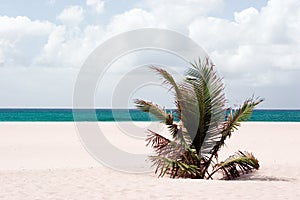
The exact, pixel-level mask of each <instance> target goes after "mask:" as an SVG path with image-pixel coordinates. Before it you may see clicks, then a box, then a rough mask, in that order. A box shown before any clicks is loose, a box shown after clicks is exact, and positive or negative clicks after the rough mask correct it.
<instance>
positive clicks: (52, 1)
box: [47, 0, 56, 5]
mask: <svg viewBox="0 0 300 200" xmlns="http://www.w3.org/2000/svg"><path fill="white" fill-rule="evenodd" d="M47 3H48V4H50V5H53V4H55V3H56V0H47Z"/></svg>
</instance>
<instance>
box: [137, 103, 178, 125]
mask: <svg viewBox="0 0 300 200" xmlns="http://www.w3.org/2000/svg"><path fill="white" fill-rule="evenodd" d="M134 103H135V104H136V107H137V109H139V110H141V111H143V112H147V113H150V114H152V115H153V116H154V117H156V118H157V119H158V120H160V121H163V122H164V123H165V124H166V125H172V124H173V116H172V114H171V113H167V112H166V110H165V109H162V108H161V107H159V106H158V105H156V104H153V103H152V102H147V101H144V100H140V99H136V100H135V101H134Z"/></svg>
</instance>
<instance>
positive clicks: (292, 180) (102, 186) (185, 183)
mask: <svg viewBox="0 0 300 200" xmlns="http://www.w3.org/2000/svg"><path fill="white" fill-rule="evenodd" d="M126 123H127V122H122V123H121V126H120V123H119V124H116V123H114V122H105V123H102V122H101V123H99V127H100V128H101V130H102V131H103V132H104V133H105V136H106V137H107V139H108V140H109V141H110V142H111V143H112V144H114V145H115V146H118V147H119V148H120V149H122V150H123V151H127V152H130V153H138V154H147V153H149V152H150V151H149V149H147V148H146V147H145V142H144V141H143V140H142V139H134V138H132V137H130V136H128V135H124V133H123V132H122V130H123V129H122V127H123V125H125V127H126ZM135 125H136V126H137V127H138V129H140V130H143V129H144V130H146V128H147V126H148V125H149V123H146V122H138V123H135ZM299 130H300V123H284V122H281V123H273V122H272V123H271V122H268V123H265V122H248V123H243V124H242V127H241V128H240V129H239V130H238V131H236V132H235V133H234V134H233V136H232V138H230V139H229V140H228V141H227V143H226V144H227V147H225V148H224V149H223V151H222V152H221V153H220V160H222V159H223V158H226V157H227V156H228V155H231V154H233V153H234V152H235V151H237V150H247V151H250V152H253V153H254V155H255V156H256V157H257V158H258V159H259V161H260V165H261V168H260V170H258V171H256V172H254V173H252V174H251V175H246V176H245V177H243V178H242V179H241V180H238V181H221V180H213V181H207V180H188V179H185V180H182V179H169V178H159V179H158V178H157V177H156V176H155V174H154V173H140V174H132V173H124V172H119V171H116V170H113V169H111V168H109V167H105V166H104V165H103V164H100V163H99V162H97V161H96V160H95V159H94V158H93V157H92V156H91V155H90V154H89V153H88V152H87V151H86V149H85V148H84V145H83V144H82V143H81V139H80V137H79V136H78V132H77V129H76V126H75V124H74V123H73V122H61V123H58V122H30V123H25V122H23V123H21V122H18V123H17V122H2V123H0V162H1V164H0V199H5V200H9V199H14V200H15V199H41V200H42V199H43V200H45V199H51V200H52V199H80V200H82V199H89V200H92V199H120V198H122V199H300V156H299V152H300V149H299V146H300V131H299ZM162 131H164V130H162ZM108 132H109V133H108ZM141 134H143V133H141ZM141 136H145V135H141ZM141 138H142V137H141ZM148 164H149V163H148ZM145 165H147V163H146V161H145Z"/></svg>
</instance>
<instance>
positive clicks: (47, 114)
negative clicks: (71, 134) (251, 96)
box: [0, 109, 300, 122]
mask: <svg viewBox="0 0 300 200" xmlns="http://www.w3.org/2000/svg"><path fill="white" fill-rule="evenodd" d="M73 112H74V113H76V115H75V117H74V115H73ZM0 121H6V122H9V121H13V122H29V121H34V122H39V121H41V122H59V121H61V122H64V121H66V122H67V121H155V118H154V117H153V116H151V115H149V114H147V113H144V112H141V111H139V110H136V109H129V110H128V109H96V110H85V109H79V110H78V109H77V110H72V109H0ZM248 121H250V122H251V121H255V122H257V121H262V122H300V110H265V109H264V110H254V111H253V113H252V115H251V118H250V119H249V120H248Z"/></svg>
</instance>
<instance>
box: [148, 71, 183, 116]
mask: <svg viewBox="0 0 300 200" xmlns="http://www.w3.org/2000/svg"><path fill="white" fill-rule="evenodd" d="M150 69H152V70H153V71H155V72H156V73H158V74H159V75H160V76H161V77H162V78H163V84H166V85H168V86H170V90H174V92H175V104H176V106H177V110H176V112H177V114H178V118H179V120H180V119H181V103H180V101H181V98H182V95H181V90H180V87H179V85H177V83H176V82H175V80H174V78H173V76H172V75H171V74H169V73H168V72H167V71H166V70H164V69H161V68H158V67H155V66H151V67H150Z"/></svg>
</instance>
